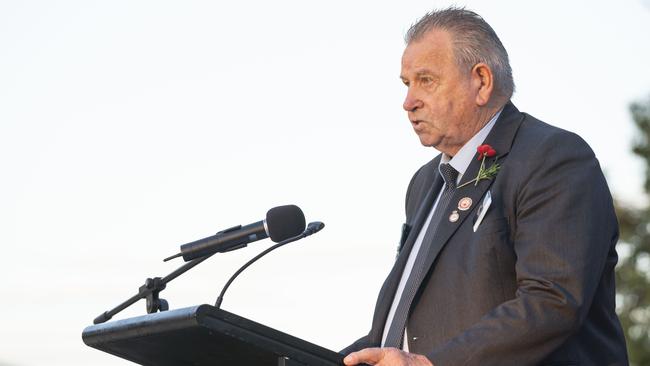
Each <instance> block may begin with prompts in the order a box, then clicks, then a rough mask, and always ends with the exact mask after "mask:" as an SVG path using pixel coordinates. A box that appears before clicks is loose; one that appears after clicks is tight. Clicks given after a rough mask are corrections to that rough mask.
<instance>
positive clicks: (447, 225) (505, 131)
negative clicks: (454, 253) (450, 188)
mask: <svg viewBox="0 0 650 366" xmlns="http://www.w3.org/2000/svg"><path fill="white" fill-rule="evenodd" d="M522 119H523V116H522V115H521V113H519V111H518V110H517V108H516V107H515V106H514V105H513V104H512V103H510V102H508V104H506V105H505V107H504V108H503V111H502V112H501V115H500V116H499V119H498V120H497V122H496V124H495V125H494V127H493V128H492V130H491V131H490V133H489V134H488V136H487V137H486V139H485V141H484V143H485V144H489V145H491V146H492V147H493V148H494V149H495V150H496V151H497V160H496V161H497V163H499V164H503V162H504V161H505V158H506V156H507V154H508V153H509V152H510V147H511V146H512V141H513V139H514V136H515V134H516V132H517V129H518V128H519V125H520V124H521V120H522ZM492 163H493V160H492V159H486V168H487V167H489V166H490V165H491V164H492ZM480 166H481V162H480V161H479V160H477V159H474V160H472V162H471V163H470V165H469V167H468V168H467V170H466V171H465V174H463V177H462V179H461V181H460V183H459V184H458V185H459V186H460V185H462V184H463V183H465V182H468V181H470V180H472V179H474V178H475V177H476V176H477V174H478V171H479V168H480ZM494 179H495V178H492V179H483V180H480V181H479V182H478V184H476V185H475V184H474V183H470V184H468V185H466V186H464V187H461V188H458V189H456V191H455V192H454V195H453V196H452V198H451V201H450V202H449V206H448V207H446V208H445V211H444V212H443V215H442V217H441V221H440V223H439V224H438V228H437V230H436V233H435V235H434V236H433V239H432V240H433V241H432V245H431V248H430V251H429V253H428V254H427V260H426V262H425V268H428V269H430V268H431V265H432V264H433V263H434V262H435V260H436V258H437V257H438V255H439V254H440V251H441V250H442V249H443V248H444V246H445V245H446V244H447V242H448V241H449V240H450V238H451V237H452V235H453V234H454V233H455V232H456V230H458V228H459V227H460V226H461V225H462V224H463V222H464V221H465V220H466V219H467V218H468V217H469V216H470V214H471V213H472V212H474V210H475V209H476V207H477V206H478V204H477V203H478V202H479V199H480V198H481V197H482V196H483V195H484V194H485V192H486V191H487V190H488V188H490V186H491V185H492V182H493V181H494ZM464 197H469V198H470V199H471V200H472V206H471V207H470V209H468V210H466V211H463V210H460V209H458V207H457V206H458V203H459V201H460V200H461V199H462V198H464ZM429 207H430V206H429ZM454 210H456V211H457V212H458V215H459V217H458V220H456V221H455V222H451V221H450V220H449V219H448V218H449V216H450V215H451V213H452V212H453V211H454ZM421 284H422V282H420V283H419V284H418V287H419V286H420V285H421Z"/></svg>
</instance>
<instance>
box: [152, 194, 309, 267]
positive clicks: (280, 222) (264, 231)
mask: <svg viewBox="0 0 650 366" xmlns="http://www.w3.org/2000/svg"><path fill="white" fill-rule="evenodd" d="M304 230H305V215H304V214H303V213H302V210H301V209H300V207H298V206H295V205H286V206H278V207H274V208H272V209H270V210H269V211H268V212H267V213H266V219H264V220H262V221H258V222H255V223H252V224H249V225H246V226H241V225H238V226H234V227H231V228H229V229H226V230H223V231H220V232H218V233H217V234H216V235H213V236H209V237H207V238H203V239H200V240H197V241H193V242H191V243H187V244H183V245H181V252H180V253H178V254H174V255H173V256H171V257H168V258H165V259H164V261H165V262H166V261H168V260H170V259H173V258H177V257H180V256H182V257H183V260H185V261H186V262H188V261H191V260H192V259H195V258H199V257H204V256H206V255H210V254H214V253H223V252H228V251H231V250H236V249H240V248H244V247H245V246H247V245H248V243H252V242H254V241H258V240H262V239H266V238H268V237H271V240H272V241H274V242H276V243H277V242H280V241H283V240H286V239H289V238H291V237H294V236H297V235H300V234H301V233H302V232H303V231H304Z"/></svg>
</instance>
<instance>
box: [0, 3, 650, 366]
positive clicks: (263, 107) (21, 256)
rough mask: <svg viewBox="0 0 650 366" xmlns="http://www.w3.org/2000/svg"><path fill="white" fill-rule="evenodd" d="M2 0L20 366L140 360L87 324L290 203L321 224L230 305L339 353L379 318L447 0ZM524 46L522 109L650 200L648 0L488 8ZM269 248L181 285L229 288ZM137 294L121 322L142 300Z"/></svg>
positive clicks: (630, 195)
mask: <svg viewBox="0 0 650 366" xmlns="http://www.w3.org/2000/svg"><path fill="white" fill-rule="evenodd" d="M404 3H405V2H397V1H393V2H380V1H358V2H351V1H327V2H320V3H315V2H308V1H273V2H268V1H241V2H228V3H227V4H226V3H225V2H210V1H176V2H174V1H124V0H119V1H66V0H63V1H17V0H16V1H11V0H2V1H0V167H1V169H2V170H1V172H2V179H1V180H0V222H1V223H2V224H0V243H1V245H2V246H1V249H2V258H3V260H2V265H1V266H0V365H3V366H6V365H11V366H33V365H45V364H47V365H127V364H129V363H128V362H127V361H123V360H120V359H119V358H116V357H113V356H110V355H108V354H104V353H102V352H99V351H96V350H94V349H91V348H89V347H86V346H85V345H84V344H83V342H82V341H81V332H82V330H83V328H84V327H86V326H88V325H90V324H91V323H92V320H93V318H94V317H95V316H97V315H98V314H100V313H101V312H103V311H104V310H108V309H110V308H112V307H113V306H115V305H117V304H119V303H120V302H122V301H123V300H125V299H126V298H128V297H130V296H131V295H132V294H134V293H135V292H136V291H137V288H138V287H139V286H140V285H141V284H142V283H143V282H144V279H145V278H146V277H153V276H163V275H165V274H167V273H169V272H171V271H172V270H173V269H175V268H176V267H177V266H179V265H180V264H181V261H179V260H176V261H172V262H169V263H163V262H162V258H164V257H166V256H168V255H171V254H173V253H175V252H176V251H178V246H179V245H181V244H184V243H186V242H189V241H193V240H196V239H199V238H202V237H205V236H209V235H212V234H214V233H215V232H216V231H219V230H222V229H225V228H228V227H231V226H234V225H237V224H248V223H252V222H254V221H258V220H260V219H262V218H263V217H264V215H265V213H266V211H267V210H268V209H269V208H271V207H274V206H277V205H282V204H288V203H294V204H297V205H298V206H300V207H301V208H302V209H303V211H304V212H305V215H306V217H307V220H308V221H314V220H320V221H323V222H325V224H326V227H325V229H324V230H323V231H322V232H320V233H318V234H316V235H315V236H313V237H310V238H308V239H305V240H303V241H301V242H297V243H294V244H291V245H290V246H287V247H284V248H281V249H279V250H278V251H276V252H274V253H272V254H271V255H269V256H268V257H266V258H264V259H262V260H261V261H260V262H258V263H257V264H255V265H254V266H253V267H251V268H250V269H249V270H248V271H247V272H244V274H242V275H241V276H240V278H239V279H238V281H236V282H235V283H234V284H233V285H232V287H231V289H230V291H229V292H228V294H227V296H226V298H225V300H224V303H223V308H224V309H226V310H228V311H231V312H234V313H237V314H239V315H242V316H245V317H248V318H250V319H253V320H255V321H258V322H260V323H264V324H266V325H269V326H271V327H274V328H276V329H278V330H281V331H284V332H287V333H290V334H292V335H295V336H297V337H301V338H304V339H306V340H308V341H311V342H313V343H317V344H319V345H321V346H324V347H328V348H331V349H334V350H338V349H340V348H343V347H344V346H346V345H347V344H349V343H350V342H352V341H353V340H354V339H356V338H358V337H359V336H361V335H363V334H364V333H365V332H367V331H368V329H369V327H370V320H371V316H372V311H373V307H374V303H375V300H376V295H377V292H378V290H379V287H380V285H381V283H382V282H383V279H384V277H385V276H386V274H387V273H388V270H389V268H390V266H391V264H392V261H393V259H394V255H395V247H396V244H397V241H398V239H399V230H400V227H401V224H402V222H403V221H404V208H403V207H404V193H405V190H406V186H407V184H408V182H409V180H410V178H411V175H412V174H413V172H415V170H416V169H417V168H418V167H419V166H421V165H422V164H424V163H426V162H427V161H428V160H429V159H431V158H433V157H434V156H435V155H436V154H437V152H436V151H435V150H433V149H431V148H424V147H422V146H421V145H420V144H419V141H418V139H417V137H416V136H415V134H414V133H413V131H412V129H411V126H410V125H409V123H408V120H407V118H406V115H405V112H404V111H403V110H402V109H401V105H402V100H403V98H404V95H405V87H404V86H403V85H402V84H401V82H400V80H399V77H398V76H399V71H400V70H399V69H400V57H401V53H402V51H403V47H404V45H403V40H402V37H403V35H404V32H405V31H406V29H408V26H409V25H410V24H411V23H413V22H414V21H415V20H416V19H417V18H418V17H420V16H422V15H423V14H424V13H425V12H426V11H428V10H431V9H432V8H435V7H446V6H448V5H450V4H451V3H450V2H446V1H426V2H425V1H409V2H408V5H405V4H404ZM456 4H460V5H463V4H465V5H467V6H468V7H469V8H470V9H473V10H475V11H477V12H478V13H479V14H481V15H482V16H483V17H484V18H485V19H486V20H487V21H488V22H489V23H490V24H491V25H492V26H493V28H494V29H495V30H496V32H497V34H499V36H500V37H501V40H502V42H503V43H504V45H505V47H506V48H507V50H508V52H509V54H510V58H511V64H512V68H513V70H514V77H515V82H516V85H517V92H516V94H515V97H514V103H515V104H516V105H517V106H518V108H519V109H520V110H522V111H525V112H528V113H530V114H532V115H534V116H536V117H538V118H540V119H542V120H544V121H546V122H548V123H551V124H553V125H556V126H559V127H562V128H565V129H567V130H571V131H574V132H576V133H578V134H579V135H581V136H582V137H583V138H584V139H585V140H586V141H587V142H588V143H589V144H590V145H591V146H592V148H593V149H594V151H595V152H596V155H597V156H598V157H599V159H600V162H601V165H602V167H603V170H604V171H605V172H606V174H607V177H608V181H609V183H610V187H611V189H612V191H613V193H614V195H615V196H616V197H618V198H620V199H622V200H624V201H625V202H627V203H629V204H640V203H643V202H646V200H647V199H646V197H645V195H644V194H643V192H642V190H641V182H642V181H641V179H642V176H643V170H642V169H643V165H642V164H641V163H640V162H639V161H638V160H637V159H636V158H634V157H633V156H632V155H631V153H630V152H629V151H630V145H631V142H632V140H633V138H634V133H635V131H634V128H633V124H632V122H631V119H630V116H629V113H628V105H629V103H630V102H632V101H635V100H639V99H642V98H646V97H647V96H648V95H649V94H650V73H649V72H648V68H647V63H648V60H650V48H649V47H648V39H650V5H648V2H647V1H646V2H644V1H643V0H623V1H570V2H569V1H557V0H556V1H543V2H542V1H538V2H523V1H490V2H485V1H483V2H481V1H468V2H457V3H456ZM270 244H271V242H270V241H268V240H267V241H263V242H257V243H254V244H251V245H250V246H249V247H248V248H246V249H243V250H239V251H237V252H232V253H227V254H221V255H217V256H214V257H213V258H211V259H209V260H208V261H206V262H204V263H202V264H201V265H200V266H198V267H196V268H195V269H193V270H192V271H190V272H188V273H187V274H185V275H184V276H183V277H181V278H179V279H177V280H175V281H174V282H172V283H170V285H169V288H168V289H167V290H165V291H164V292H163V297H164V298H166V299H168V300H169V302H170V304H171V307H172V308H180V307H185V306H191V305H196V304H202V303H214V301H215V299H216V297H217V295H218V293H219V290H220V289H221V287H222V286H223V284H224V283H225V281H226V280H227V278H228V277H229V275H230V274H231V273H232V272H233V271H234V270H235V269H236V268H238V267H239V266H240V265H242V264H243V263H244V262H245V261H246V260H247V259H248V258H251V257H252V256H254V255H255V254H257V253H258V252H260V251H262V250H263V249H265V248H267V247H268V246H269V245H270ZM144 312H145V310H144V303H143V302H141V303H138V304H136V305H134V306H133V307H132V308H130V309H129V310H127V311H125V312H124V313H122V314H120V315H119V316H118V317H117V318H119V319H121V318H125V317H129V316H135V315H141V314H144Z"/></svg>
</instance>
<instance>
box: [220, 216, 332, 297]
mask: <svg viewBox="0 0 650 366" xmlns="http://www.w3.org/2000/svg"><path fill="white" fill-rule="evenodd" d="M324 227H325V224H323V223H322V222H320V221H314V222H310V223H309V225H308V226H307V228H306V229H305V231H303V232H302V233H300V234H299V235H295V236H293V237H290V238H287V239H285V240H283V241H281V242H279V243H277V244H275V245H274V246H272V247H270V248H268V249H266V250H265V251H263V252H262V253H260V254H258V255H256V256H255V257H253V259H251V260H249V261H248V262H246V263H245V264H244V265H243V266H241V267H240V268H239V269H238V270H237V271H236V272H235V273H234V274H233V275H232V276H231V277H230V278H229V279H228V281H227V282H226V284H225V285H224V286H223V289H222V290H221V293H220V294H219V297H217V301H216V302H215V304H214V306H215V307H216V308H217V309H219V308H221V303H222V302H223V296H224V295H225V294H226V291H227V290H228V287H230V284H231V283H232V282H233V281H234V280H235V278H237V276H239V274H240V273H242V272H243V271H244V270H245V269H246V268H248V267H249V266H250V265H251V264H253V263H255V262H256V261H257V260H258V259H260V258H262V257H263V256H265V255H267V254H269V252H271V251H273V250H276V249H278V248H279V247H281V246H283V245H286V244H289V243H293V242H294V241H296V240H300V239H302V238H305V237H308V236H309V235H312V234H316V233H317V232H319V231H321V230H322V229H323V228H324Z"/></svg>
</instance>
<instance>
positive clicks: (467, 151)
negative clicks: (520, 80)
mask: <svg viewBox="0 0 650 366" xmlns="http://www.w3.org/2000/svg"><path fill="white" fill-rule="evenodd" d="M502 110H503V108H502V109H500V110H499V111H498V112H497V113H496V114H495V115H494V117H492V119H490V121H489V122H488V123H487V124H486V125H485V126H483V128H481V130H480V131H478V132H477V133H476V134H475V135H474V136H473V137H472V138H471V139H470V140H469V141H467V142H466V143H465V145H463V147H461V148H460V150H458V152H457V153H456V155H454V157H450V156H449V155H447V154H445V153H442V157H441V158H440V164H446V163H449V164H451V166H452V167H453V168H454V169H456V171H458V179H457V180H456V182H460V179H461V178H462V177H463V174H465V171H466V170H467V167H469V164H470V163H471V162H472V159H474V155H475V154H476V149H477V148H478V147H479V146H481V144H482V143H483V141H485V138H486V137H487V135H488V134H489V133H490V131H491V130H492V127H494V124H495V123H496V121H497V119H498V118H499V115H500V114H501V111H502ZM438 171H440V166H438Z"/></svg>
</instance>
